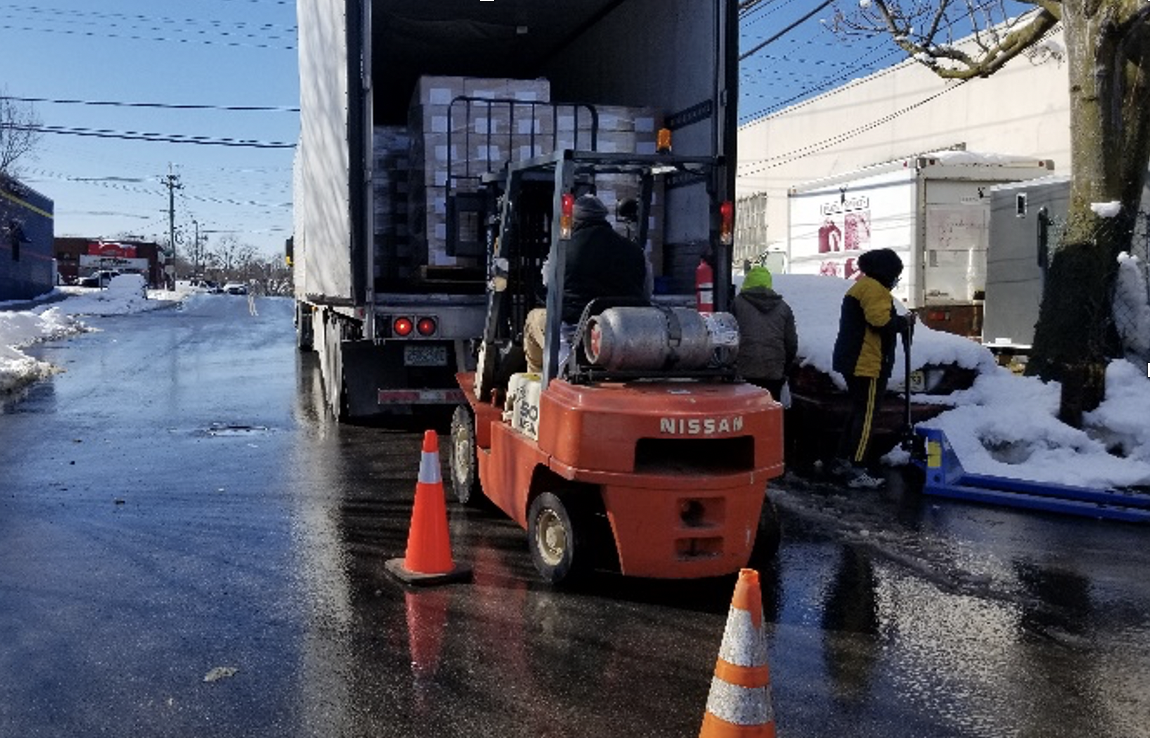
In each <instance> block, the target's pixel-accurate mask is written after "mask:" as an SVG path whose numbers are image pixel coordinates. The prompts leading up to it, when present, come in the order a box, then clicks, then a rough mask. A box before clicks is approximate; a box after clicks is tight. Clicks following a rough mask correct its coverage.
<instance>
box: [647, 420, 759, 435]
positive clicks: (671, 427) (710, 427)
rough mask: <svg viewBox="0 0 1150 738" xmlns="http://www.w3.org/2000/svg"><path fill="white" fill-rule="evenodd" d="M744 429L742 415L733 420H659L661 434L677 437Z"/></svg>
mask: <svg viewBox="0 0 1150 738" xmlns="http://www.w3.org/2000/svg"><path fill="white" fill-rule="evenodd" d="M742 429H743V416H742V415H736V416H734V417H733V418H659V432H660V433H664V434H670V435H675V436H712V435H714V434H716V433H735V432H737V431H741V430H742Z"/></svg>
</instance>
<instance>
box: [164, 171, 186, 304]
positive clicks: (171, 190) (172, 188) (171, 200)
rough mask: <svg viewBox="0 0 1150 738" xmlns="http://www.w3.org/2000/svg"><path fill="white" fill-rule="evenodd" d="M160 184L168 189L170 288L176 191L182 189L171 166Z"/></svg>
mask: <svg viewBox="0 0 1150 738" xmlns="http://www.w3.org/2000/svg"><path fill="white" fill-rule="evenodd" d="M160 182H161V183H162V184H163V185H164V186H165V187H167V188H168V244H169V246H170V247H171V249H172V271H171V274H172V287H175V285H176V190H179V189H183V185H182V184H180V177H179V175H178V174H174V173H173V172H172V165H171V164H168V174H167V176H163V177H161V178H160Z"/></svg>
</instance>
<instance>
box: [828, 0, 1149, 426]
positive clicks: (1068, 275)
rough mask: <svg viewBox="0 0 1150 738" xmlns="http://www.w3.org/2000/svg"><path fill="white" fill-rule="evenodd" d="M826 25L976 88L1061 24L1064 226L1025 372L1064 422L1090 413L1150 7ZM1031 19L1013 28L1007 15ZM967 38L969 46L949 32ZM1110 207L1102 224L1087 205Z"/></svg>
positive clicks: (1138, 189) (980, 11) (941, 7)
mask: <svg viewBox="0 0 1150 738" xmlns="http://www.w3.org/2000/svg"><path fill="white" fill-rule="evenodd" d="M852 4H853V5H854V7H852V8H850V9H849V10H843V9H842V8H839V9H838V10H837V11H836V13H835V28H836V30H838V31H839V32H840V33H842V34H845V35H852V34H868V35H873V34H880V33H885V34H889V35H890V36H891V37H892V39H893V40H894V42H895V43H896V44H897V45H898V46H899V47H901V48H902V49H903V50H904V51H905V52H906V53H907V55H908V56H910V57H911V58H913V59H915V60H916V61H918V62H919V63H921V64H923V65H924V66H926V67H927V68H929V69H930V70H932V71H933V72H935V73H936V74H937V75H939V76H940V77H942V78H944V79H951V80H969V79H975V78H978V77H988V76H990V75H992V74H994V73H995V72H996V71H998V70H999V69H1001V68H1002V67H1003V65H1005V64H1006V63H1007V62H1009V61H1010V60H1011V59H1014V58H1016V57H1018V56H1019V55H1022V54H1034V53H1041V51H1042V50H1043V48H1044V45H1043V43H1042V42H1043V39H1044V37H1045V36H1046V35H1047V34H1048V33H1049V32H1050V31H1052V30H1054V29H1055V27H1056V26H1057V25H1058V24H1059V23H1061V24H1062V27H1063V32H1064V34H1065V39H1066V53H1067V57H1068V65H1069V74H1070V89H1069V94H1070V125H1071V134H1070V135H1071V139H1070V140H1071V162H1070V171H1071V176H1072V180H1073V182H1072V185H1071V193H1070V207H1069V212H1068V214H1067V225H1066V230H1065V233H1064V236H1063V242H1062V244H1061V245H1060V247H1059V249H1058V251H1057V252H1056V255H1055V257H1054V258H1053V259H1052V261H1051V266H1050V272H1049V274H1048V275H1047V281H1046V287H1045V292H1044V295H1043V300H1042V308H1041V311H1040V314H1039V319H1038V325H1037V326H1036V330H1035V337H1034V349H1033V351H1032V355H1031V360H1030V363H1029V369H1028V370H1029V371H1030V372H1031V373H1033V374H1037V375H1039V376H1041V377H1043V378H1044V379H1060V380H1062V382H1063V398H1062V399H1063V402H1062V411H1063V412H1062V415H1063V417H1064V418H1065V419H1067V420H1069V421H1071V422H1076V421H1077V420H1078V417H1079V416H1080V414H1081V411H1082V410H1084V409H1091V408H1093V407H1095V406H1097V404H1098V402H1100V401H1101V398H1102V392H1103V389H1104V378H1103V374H1104V366H1105V362H1106V360H1107V358H1108V357H1110V356H1114V355H1117V354H1118V353H1119V351H1120V349H1119V346H1118V339H1117V333H1116V331H1115V329H1114V326H1113V321H1112V317H1111V310H1112V303H1113V287H1114V281H1115V277H1116V274H1117V255H1118V254H1119V252H1121V251H1124V250H1129V249H1130V246H1131V240H1132V238H1133V235H1134V226H1135V221H1136V219H1137V214H1138V205H1139V202H1140V199H1141V196H1142V190H1143V187H1144V185H1145V182H1146V176H1147V175H1146V172H1147V166H1148V165H1150V104H1147V100H1150V2H1147V1H1146V0H855V3H852ZM1024 6H1029V8H1028V9H1029V10H1032V11H1033V12H1031V13H1028V14H1026V15H1023V16H1020V17H1017V18H1014V17H1012V15H1011V13H1010V11H1011V9H1016V8H1019V7H1024ZM972 27H973V29H974V35H973V37H972V42H973V43H972V44H969V45H960V44H958V43H956V42H957V41H958V39H956V38H955V37H954V36H953V35H952V34H954V33H955V29H959V28H962V29H966V30H969V29H971V28H972ZM1112 202H1116V203H1119V204H1120V208H1119V211H1118V214H1117V215H1116V216H1114V217H1105V216H1103V215H1100V214H1099V213H1098V212H1095V208H1092V207H1091V206H1092V204H1094V203H1112Z"/></svg>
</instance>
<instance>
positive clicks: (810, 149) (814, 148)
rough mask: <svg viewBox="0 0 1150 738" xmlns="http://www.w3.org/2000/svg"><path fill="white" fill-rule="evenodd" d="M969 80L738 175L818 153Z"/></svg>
mask: <svg viewBox="0 0 1150 738" xmlns="http://www.w3.org/2000/svg"><path fill="white" fill-rule="evenodd" d="M969 81H970V80H966V79H960V80H958V81H957V82H955V83H954V84H952V85H950V86H948V87H945V88H943V89H942V90H941V91H939V92H936V93H935V94H933V95H930V96H928V97H925V98H923V99H922V100H919V101H918V102H916V103H912V104H910V105H907V106H906V107H905V108H901V109H899V110H896V111H894V112H893V113H889V114H888V115H884V116H883V117H881V118H877V119H875V120H873V121H871V122H870V123H867V124H865V125H861V126H858V127H857V128H852V129H851V130H849V131H843V132H842V133H839V134H836V135H834V136H832V137H830V138H828V139H824V140H822V141H817V142H815V143H813V144H808V145H807V146H803V147H801V148H798V149H795V150H794V151H789V152H787V153H785V154H779V155H777V156H769V157H766V158H765V159H758V160H756V161H755V162H753V163H754V164H756V166H755V168H754V169H750V170H748V171H745V172H741V173H740V175H739V176H743V177H749V176H751V175H755V174H759V173H760V172H764V171H766V170H768V169H774V168H775V167H778V166H782V165H783V164H788V163H790V162H792V161H795V160H796V159H802V158H805V157H807V156H810V155H811V154H815V153H818V152H819V151H823V150H825V149H829V148H830V147H832V146H835V145H837V144H840V143H842V142H843V141H847V140H849V139H852V138H854V137H855V136H861V135H862V134H864V133H866V132H867V131H870V130H873V129H875V128H878V127H879V126H881V125H885V124H887V123H889V122H891V121H892V120H894V119H896V118H899V117H901V116H903V115H905V114H907V113H909V112H911V111H912V110H915V109H917V108H920V107H922V106H923V105H926V104H927V103H929V102H931V101H933V100H937V99H938V98H940V97H942V96H943V95H945V94H947V93H949V92H953V91H954V90H957V89H958V88H959V87H961V86H962V85H964V84H966V83H967V82H969ZM770 162H774V163H770ZM744 163H745V164H751V163H752V162H744Z"/></svg>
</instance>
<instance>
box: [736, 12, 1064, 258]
mask: <svg viewBox="0 0 1150 738" xmlns="http://www.w3.org/2000/svg"><path fill="white" fill-rule="evenodd" d="M1050 42H1051V43H1049V44H1048V45H1047V46H1046V48H1052V49H1055V50H1063V51H1064V49H1065V47H1064V45H1063V41H1062V36H1061V33H1058V34H1056V35H1054V36H1052V37H1051V39H1050ZM1067 87H1068V74H1067V62H1066V60H1065V58H1062V59H1059V58H1055V57H1054V56H1051V55H1050V54H1048V53H1044V54H1041V55H1037V56H1036V57H1035V58H1033V59H1031V58H1027V57H1019V58H1016V59H1014V60H1012V61H1011V62H1010V63H1009V64H1007V65H1006V67H1004V68H1003V69H1002V70H1000V71H999V72H997V73H996V74H994V75H993V76H991V77H989V78H986V79H976V80H973V81H971V82H967V83H965V84H956V83H954V82H947V81H944V80H942V79H941V78H939V77H938V76H936V75H935V74H933V73H932V72H930V71H928V70H927V69H925V68H924V67H922V66H921V65H920V64H918V63H916V62H911V61H907V62H904V63H902V64H899V65H897V66H895V67H891V68H889V69H887V70H884V71H882V72H878V73H875V74H873V75H871V76H869V77H865V78H861V79H858V80H855V81H852V82H850V83H848V84H846V85H844V86H842V87H840V88H838V89H836V90H833V91H831V92H828V93H825V94H823V95H820V96H819V97H816V98H813V99H811V100H807V101H805V102H802V103H798V104H796V105H794V106H792V107H790V108H788V109H786V110H783V111H780V112H779V113H776V114H774V115H772V116H770V117H767V118H763V119H761V120H758V121H754V122H751V123H748V124H746V125H744V126H742V127H741V128H740V129H739V141H738V151H739V165H738V179H737V193H738V197H739V198H744V197H748V196H751V195H755V194H764V195H765V196H766V200H767V204H766V208H765V211H766V216H765V220H766V223H765V230H766V236H765V240H764V241H758V242H754V241H753V240H752V239H751V238H738V237H737V238H736V258H735V263H736V264H738V263H740V262H741V261H742V259H744V258H753V257H754V256H755V255H757V254H758V253H761V252H762V251H765V250H779V251H785V250H786V242H787V228H788V222H787V190H788V189H789V188H790V187H792V186H795V185H799V184H802V183H804V182H808V181H810V180H814V179H820V178H822V177H828V176H831V175H834V174H840V173H843V172H847V171H851V170H853V169H858V168H860V167H864V166H869V165H871V164H878V163H881V162H885V161H891V160H894V159H900V158H903V157H906V156H909V155H912V154H917V153H924V152H927V151H932V150H937V149H945V148H950V147H955V146H964V147H965V148H966V149H967V150H968V151H976V152H985V153H996V154H1012V155H1017V156H1025V157H1037V158H1042V159H1052V160H1053V161H1054V167H1055V172H1066V171H1069V168H1070V101H1069V95H1068V91H1067ZM737 217H738V216H737V215H736V218H737ZM762 229H763V225H762V224H761V223H756V228H755V230H758V231H761V230H762Z"/></svg>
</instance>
